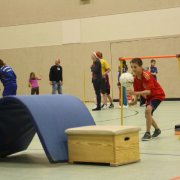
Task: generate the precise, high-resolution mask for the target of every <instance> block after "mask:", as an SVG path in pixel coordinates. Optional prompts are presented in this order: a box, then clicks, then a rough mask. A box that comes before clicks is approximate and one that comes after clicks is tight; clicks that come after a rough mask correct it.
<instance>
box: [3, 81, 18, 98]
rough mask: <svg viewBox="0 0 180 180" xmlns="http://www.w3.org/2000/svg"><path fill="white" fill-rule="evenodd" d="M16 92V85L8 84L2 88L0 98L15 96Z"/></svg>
mask: <svg viewBox="0 0 180 180" xmlns="http://www.w3.org/2000/svg"><path fill="white" fill-rule="evenodd" d="M16 91H17V85H16V84H10V85H7V86H4V91H3V94H2V96H3V97H4V96H10V95H16Z"/></svg>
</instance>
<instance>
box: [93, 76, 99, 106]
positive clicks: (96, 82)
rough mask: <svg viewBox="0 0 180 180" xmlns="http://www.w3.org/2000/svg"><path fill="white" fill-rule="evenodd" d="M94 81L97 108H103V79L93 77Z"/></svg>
mask: <svg viewBox="0 0 180 180" xmlns="http://www.w3.org/2000/svg"><path fill="white" fill-rule="evenodd" d="M92 82H93V86H94V90H95V93H96V100H97V108H101V79H93V81H92Z"/></svg>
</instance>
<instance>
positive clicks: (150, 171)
mask: <svg viewBox="0 0 180 180" xmlns="http://www.w3.org/2000/svg"><path fill="white" fill-rule="evenodd" d="M87 106H88V108H89V109H91V108H92V106H93V104H87ZM115 106H116V108H114V109H108V110H103V111H101V112H93V113H92V115H93V117H94V119H95V121H96V123H97V124H98V125H119V123H120V120H119V117H120V110H119V109H118V108H117V107H118V104H115ZM179 109H180V102H163V103H162V104H161V106H160V107H159V109H158V110H157V111H156V112H155V116H154V117H155V119H158V123H159V124H160V127H161V129H162V135H161V136H160V137H159V138H158V139H155V140H151V141H149V142H140V153H141V161H140V162H138V163H134V164H129V165H124V166H119V167H109V166H100V165H82V164H76V165H69V164H67V163H64V164H49V162H48V160H47V158H46V156H45V154H44V152H43V150H42V147H41V144H40V142H39V139H38V137H35V138H34V140H33V142H32V144H31V146H30V147H29V149H28V150H27V151H25V152H23V153H19V154H17V155H14V156H11V157H9V158H7V159H1V160H0V180H7V179H8V180H10V179H14V180H30V179H31V180H32V179H33V180H34V179H37V180H40V179H42V180H60V179H61V180H69V179H70V180H76V179H77V180H80V179H82V180H85V179H87V180H91V179H92V180H101V179H103V180H106V179H107V180H109V179H113V180H116V179H117V180H120V179H121V180H129V179H130V180H169V179H172V178H174V177H178V176H180V140H178V137H177V136H175V135H174V126H175V124H180V112H179ZM124 116H125V119H124V124H125V125H136V126H139V127H141V128H142V130H141V132H140V137H141V136H142V134H143V133H144V130H145V120H144V107H141V108H140V107H136V108H130V109H125V112H124Z"/></svg>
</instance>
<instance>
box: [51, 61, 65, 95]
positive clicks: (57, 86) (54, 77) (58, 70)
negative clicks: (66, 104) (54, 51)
mask: <svg viewBox="0 0 180 180" xmlns="http://www.w3.org/2000/svg"><path fill="white" fill-rule="evenodd" d="M49 81H50V85H52V94H56V92H57V91H58V94H62V85H63V69H62V66H60V59H57V60H56V61H55V65H53V66H52V67H51V68H50V72H49Z"/></svg>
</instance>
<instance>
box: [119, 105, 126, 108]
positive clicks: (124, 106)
mask: <svg viewBox="0 0 180 180" xmlns="http://www.w3.org/2000/svg"><path fill="white" fill-rule="evenodd" d="M119 108H120V109H121V106H120V105H119ZM123 108H125V109H127V108H128V105H127V106H126V105H123Z"/></svg>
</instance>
